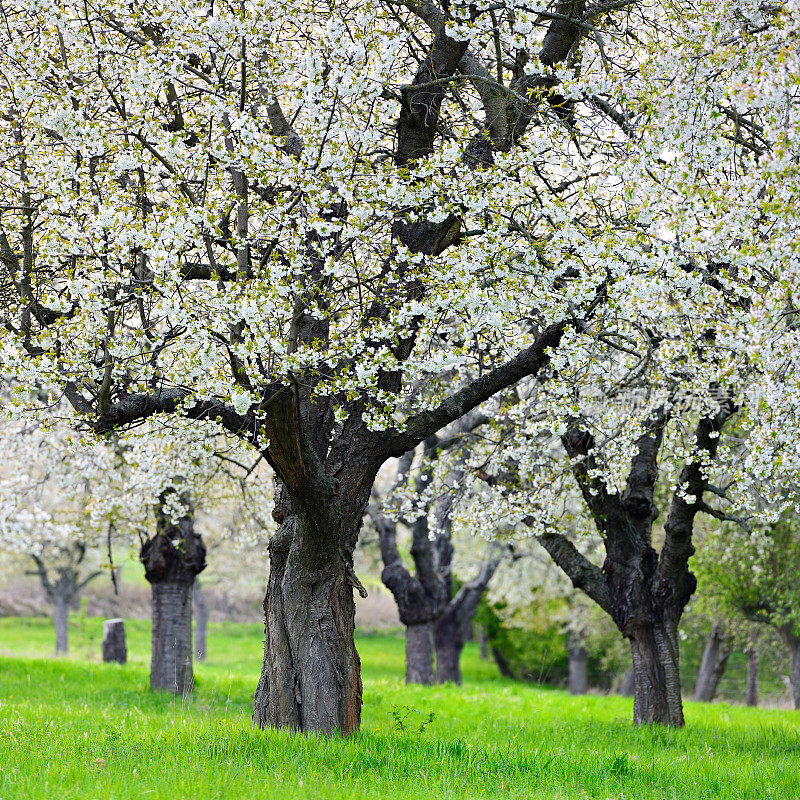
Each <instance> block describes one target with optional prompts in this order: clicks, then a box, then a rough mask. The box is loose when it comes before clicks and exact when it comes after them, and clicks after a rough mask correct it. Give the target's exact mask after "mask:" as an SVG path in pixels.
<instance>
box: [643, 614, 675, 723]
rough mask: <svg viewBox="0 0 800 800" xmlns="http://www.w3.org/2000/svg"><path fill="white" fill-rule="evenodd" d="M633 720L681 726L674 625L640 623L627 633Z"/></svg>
mask: <svg viewBox="0 0 800 800" xmlns="http://www.w3.org/2000/svg"><path fill="white" fill-rule="evenodd" d="M630 641H631V655H632V656H633V682H634V685H633V721H634V722H635V723H636V724H637V725H652V724H654V723H658V724H661V725H673V726H676V727H682V726H683V724H684V720H683V701H682V699H681V681H680V670H679V659H678V636H677V625H676V624H674V623H664V624H661V625H641V626H640V627H638V628H637V629H636V630H635V632H634V634H633V636H631V639H630Z"/></svg>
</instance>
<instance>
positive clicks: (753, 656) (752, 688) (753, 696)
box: [745, 646, 758, 707]
mask: <svg viewBox="0 0 800 800" xmlns="http://www.w3.org/2000/svg"><path fill="white" fill-rule="evenodd" d="M745 703H746V704H747V705H748V706H752V707H755V706H757V705H758V650H757V649H756V648H755V647H753V646H750V647H748V648H747V688H746V690H745Z"/></svg>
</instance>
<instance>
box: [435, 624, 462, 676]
mask: <svg viewBox="0 0 800 800" xmlns="http://www.w3.org/2000/svg"><path fill="white" fill-rule="evenodd" d="M463 649H464V625H463V624H462V622H461V620H460V619H459V618H458V616H456V615H453V614H445V615H444V616H443V617H442V618H441V619H440V620H439V622H438V623H437V624H436V680H437V681H438V682H439V683H458V684H460V683H461V652H462V650H463Z"/></svg>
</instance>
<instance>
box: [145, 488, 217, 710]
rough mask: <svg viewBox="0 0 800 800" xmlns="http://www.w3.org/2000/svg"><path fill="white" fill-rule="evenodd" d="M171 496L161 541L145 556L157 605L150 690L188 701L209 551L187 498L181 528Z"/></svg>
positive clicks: (159, 518) (159, 523)
mask: <svg viewBox="0 0 800 800" xmlns="http://www.w3.org/2000/svg"><path fill="white" fill-rule="evenodd" d="M167 496H168V495H167V494H165V495H163V496H162V498H161V504H160V505H159V507H158V508H157V509H156V535H155V536H154V537H153V538H152V539H149V540H148V541H146V542H145V543H144V545H143V546H142V551H141V555H140V558H141V561H142V563H143V564H144V568H145V577H146V578H147V580H148V581H149V582H150V594H151V600H152V607H151V615H152V628H151V653H150V688H151V690H153V691H159V690H163V691H169V692H174V693H175V694H181V695H183V694H187V693H189V692H191V691H192V689H193V686H194V675H193V672H192V587H193V586H194V580H195V577H196V576H197V575H198V573H200V572H202V571H203V569H205V566H206V562H205V554H206V548H205V545H204V544H203V540H202V539H201V538H200V536H199V535H198V534H197V533H196V532H195V530H194V514H193V509H192V506H191V501H190V499H189V498H188V496H183V497H182V498H181V502H182V504H183V506H184V508H185V509H186V511H185V513H184V515H183V516H182V517H181V518H180V519H179V520H178V521H177V523H176V522H174V521H173V520H172V518H171V517H170V516H169V514H168V513H167V512H166V511H165V501H166V500H167Z"/></svg>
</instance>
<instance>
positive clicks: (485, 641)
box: [478, 625, 489, 661]
mask: <svg viewBox="0 0 800 800" xmlns="http://www.w3.org/2000/svg"><path fill="white" fill-rule="evenodd" d="M478 652H479V653H480V656H481V658H482V659H483V660H484V661H488V660H489V637H488V636H487V635H486V628H485V627H484V626H483V625H478Z"/></svg>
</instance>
